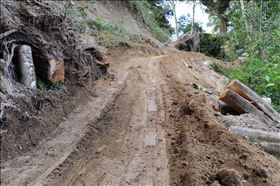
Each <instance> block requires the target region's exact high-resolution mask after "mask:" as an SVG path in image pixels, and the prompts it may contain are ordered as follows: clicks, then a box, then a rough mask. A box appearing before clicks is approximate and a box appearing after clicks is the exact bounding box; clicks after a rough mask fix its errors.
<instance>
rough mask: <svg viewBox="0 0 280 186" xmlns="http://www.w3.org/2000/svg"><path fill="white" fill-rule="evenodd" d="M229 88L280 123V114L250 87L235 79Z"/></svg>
mask: <svg viewBox="0 0 280 186" xmlns="http://www.w3.org/2000/svg"><path fill="white" fill-rule="evenodd" d="M227 88H228V89H230V90H233V91H234V92H236V93H237V94H239V95H241V96H242V97H243V98H245V99H246V100H248V101H249V102H251V103H252V104H253V105H254V106H255V107H256V108H257V109H259V110H260V111H262V112H263V113H264V114H265V115H266V116H268V117H269V118H270V119H272V120H273V121H275V122H276V123H279V124H280V114H279V113H278V112H277V111H276V110H274V109H273V108H272V107H271V106H270V105H269V104H268V103H267V102H265V101H264V100H263V99H262V98H261V97H260V96H259V95H258V94H256V93H255V92H254V91H252V90H251V89H250V88H249V87H247V86H246V85H244V84H243V83H241V82H240V81H238V80H236V79H235V80H233V81H232V82H231V83H230V84H229V85H228V86H227Z"/></svg>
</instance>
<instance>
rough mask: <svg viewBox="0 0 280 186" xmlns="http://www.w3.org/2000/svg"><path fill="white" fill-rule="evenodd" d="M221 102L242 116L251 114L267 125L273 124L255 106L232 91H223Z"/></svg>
mask: <svg viewBox="0 0 280 186" xmlns="http://www.w3.org/2000/svg"><path fill="white" fill-rule="evenodd" d="M220 100H221V101H223V102H225V103H226V104H228V105H229V106H230V107H232V108H233V109H234V110H236V111H237V112H239V113H240V114H244V113H251V114H253V115H255V116H256V117H257V118H258V119H259V120H260V121H261V122H264V123H266V124H271V123H273V121H272V120H270V118H268V117H267V116H266V115H265V114H264V113H263V112H261V111H260V110H258V109H257V108H256V107H255V106H253V105H252V104H251V103H250V102H249V101H248V100H246V99H244V98H243V97H241V96H240V95H239V94H237V93H235V92H234V91H232V90H226V91H223V92H222V93H221V95H220Z"/></svg>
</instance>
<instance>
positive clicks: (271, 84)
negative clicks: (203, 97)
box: [230, 56, 280, 112]
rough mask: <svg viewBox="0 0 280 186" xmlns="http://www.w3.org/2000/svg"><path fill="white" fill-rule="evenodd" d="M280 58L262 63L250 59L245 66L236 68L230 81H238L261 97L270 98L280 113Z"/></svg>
mask: <svg viewBox="0 0 280 186" xmlns="http://www.w3.org/2000/svg"><path fill="white" fill-rule="evenodd" d="M279 61H280V57H279V56H274V57H273V58H272V60H270V61H267V60H264V61H261V60H260V59H258V58H249V59H247V60H246V63H245V65H244V66H241V67H239V68H236V69H235V70H233V71H232V73H231V74H230V79H231V80H233V79H235V78H236V79H238V80H240V81H241V82H243V83H244V84H246V85H248V86H249V87H250V88H251V89H253V90H254V91H255V92H256V93H257V94H259V95H260V96H261V97H269V98H271V100H272V104H273V107H274V108H275V109H276V110H277V111H278V112H280V64H279Z"/></svg>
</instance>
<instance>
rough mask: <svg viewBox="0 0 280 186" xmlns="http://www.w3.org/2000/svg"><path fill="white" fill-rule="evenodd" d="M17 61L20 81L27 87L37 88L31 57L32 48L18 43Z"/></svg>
mask: <svg viewBox="0 0 280 186" xmlns="http://www.w3.org/2000/svg"><path fill="white" fill-rule="evenodd" d="M18 61H19V66H20V73H21V81H22V83H23V84H24V85H25V86H26V87H27V88H34V89H35V88H37V83H36V74H35V68H34V63H33V58H32V50H31V47H30V46H28V45H19V47H18Z"/></svg>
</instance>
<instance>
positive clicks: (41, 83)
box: [37, 78, 45, 90]
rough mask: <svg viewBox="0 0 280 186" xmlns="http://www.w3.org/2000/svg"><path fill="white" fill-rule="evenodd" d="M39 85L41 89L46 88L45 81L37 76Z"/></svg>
mask: <svg viewBox="0 0 280 186" xmlns="http://www.w3.org/2000/svg"><path fill="white" fill-rule="evenodd" d="M37 87H39V89H41V90H44V87H45V83H44V82H43V81H42V80H41V79H39V78H37Z"/></svg>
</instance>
